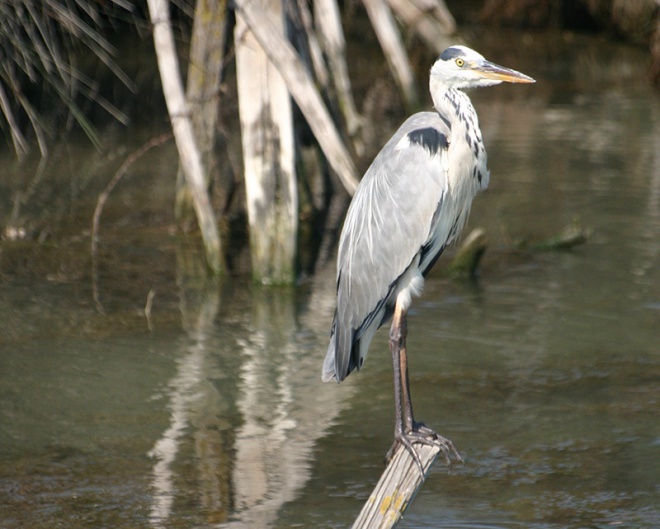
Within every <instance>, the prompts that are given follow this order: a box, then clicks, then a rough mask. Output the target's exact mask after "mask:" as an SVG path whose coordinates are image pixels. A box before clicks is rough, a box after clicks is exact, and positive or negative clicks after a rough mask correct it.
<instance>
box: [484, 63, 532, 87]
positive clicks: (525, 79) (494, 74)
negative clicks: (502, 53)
mask: <svg viewBox="0 0 660 529" xmlns="http://www.w3.org/2000/svg"><path fill="white" fill-rule="evenodd" d="M472 69H473V70H474V71H475V72H478V73H479V74H480V75H481V76H482V77H485V78H486V79H494V80H496V81H502V82H505V83H535V82H536V81H535V80H534V79H532V78H531V77H529V76H527V75H525V74H524V73H520V72H516V71H515V70H511V69H510V68H505V67H504V66H500V65H498V64H494V63H492V62H489V61H483V62H479V63H477V64H474V65H473V66H472Z"/></svg>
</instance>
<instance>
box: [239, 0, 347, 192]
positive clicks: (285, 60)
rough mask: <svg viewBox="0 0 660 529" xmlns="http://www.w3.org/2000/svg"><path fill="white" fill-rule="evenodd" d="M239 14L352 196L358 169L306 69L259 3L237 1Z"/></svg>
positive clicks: (245, 0)
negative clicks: (281, 79) (271, 63)
mask: <svg viewBox="0 0 660 529" xmlns="http://www.w3.org/2000/svg"><path fill="white" fill-rule="evenodd" d="M234 5H235V6H236V13H237V15H240V16H241V18H242V19H243V20H244V22H245V23H246V25H247V26H248V27H249V28H250V29H251V30H252V32H253V35H254V37H255V39H256V40H257V41H258V42H259V44H261V46H262V47H263V49H264V51H265V52H266V54H267V55H268V58H269V59H270V60H271V61H272V62H273V64H274V65H275V67H276V68H277V70H278V71H279V72H280V74H281V75H282V77H283V78H284V80H285V81H286V85H287V87H288V89H289V92H290V93H291V96H292V97H293V99H294V100H295V101H296V103H297V105H298V106H299V107H300V111H301V112H302V113H303V115H304V116H305V119H306V120H307V123H309V126H310V128H311V129H312V132H313V133H314V136H315V137H316V139H317V140H318V142H319V146H320V147H321V149H323V152H324V154H325V156H326V157H327V159H328V163H329V164H330V165H331V166H332V168H333V169H334V170H335V171H336V172H337V176H338V177H339V179H340V180H341V181H342V184H343V185H344V187H345V188H346V191H348V193H349V194H351V195H353V193H355V189H356V187H357V184H358V176H357V169H356V168H355V164H354V163H353V160H352V159H351V156H350V154H349V153H348V150H347V149H346V146H345V145H344V143H343V142H342V140H341V136H340V134H339V132H338V131H337V128H336V127H335V125H334V123H333V121H332V118H331V117H330V113H329V112H328V109H327V108H326V106H325V105H324V103H323V100H322V99H321V96H320V94H319V92H318V90H317V89H316V86H315V85H314V81H313V80H312V79H311V77H310V75H309V73H308V71H307V69H306V68H305V66H304V65H303V64H302V61H301V60H300V58H299V57H298V55H297V54H296V51H295V50H294V49H293V46H291V43H290V42H288V41H287V40H286V39H285V38H284V36H283V35H282V33H281V32H280V31H278V30H277V29H276V27H275V25H274V24H273V21H272V20H271V17H268V15H267V14H266V13H265V12H264V9H263V6H262V4H261V2H260V1H257V0H234Z"/></svg>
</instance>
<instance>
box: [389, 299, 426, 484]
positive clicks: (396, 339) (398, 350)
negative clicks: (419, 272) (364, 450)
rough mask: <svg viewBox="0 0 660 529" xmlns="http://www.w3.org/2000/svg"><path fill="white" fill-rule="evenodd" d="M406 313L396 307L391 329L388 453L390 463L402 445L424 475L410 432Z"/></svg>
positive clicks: (411, 424)
mask: <svg viewBox="0 0 660 529" xmlns="http://www.w3.org/2000/svg"><path fill="white" fill-rule="evenodd" d="M406 320H407V318H406V312H405V311H404V310H403V309H402V308H401V305H400V304H399V303H397V304H396V305H395V307H394V315H393V317H392V325H391V327H390V353H391V354H392V373H393V376H394V444H393V445H392V447H391V448H390V450H389V452H388V453H387V456H386V460H387V461H389V460H390V459H391V457H392V455H393V454H394V450H395V449H396V447H397V446H398V444H402V445H403V446H404V447H405V448H406V449H407V450H408V452H410V455H412V456H413V458H414V459H415V461H416V462H417V465H418V466H419V467H420V469H421V471H422V474H423V473H424V469H423V468H422V462H421V460H420V458H419V455H418V454H417V452H416V451H415V449H414V448H413V446H412V440H411V439H410V438H409V435H408V434H409V432H412V431H413V425H414V421H413V419H412V405H411V402H410V389H409V387H408V360H407V355H406V334H407V321H406Z"/></svg>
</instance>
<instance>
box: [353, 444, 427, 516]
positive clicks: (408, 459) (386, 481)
mask: <svg viewBox="0 0 660 529" xmlns="http://www.w3.org/2000/svg"><path fill="white" fill-rule="evenodd" d="M414 447H415V451H416V452H417V454H418V455H419V458H420V460H421V462H422V467H423V468H424V475H422V473H421V472H420V470H419V466H417V462H416V461H415V460H414V459H413V457H412V456H411V455H410V452H408V450H407V449H406V448H405V447H403V446H402V445H399V446H398V447H397V449H396V451H395V452H394V455H393V456H392V459H391V461H390V462H389V464H388V465H387V467H386V468H385V470H384V471H383V474H382V475H381V477H380V479H379V480H378V483H377V484H376V486H375V487H374V490H373V491H372V493H371V496H369V499H368V500H367V502H366V503H365V504H364V506H363V507H362V511H361V512H360V514H359V516H358V517H357V519H356V520H355V523H354V524H353V529H376V528H377V529H388V528H390V527H394V526H395V525H396V524H397V523H398V521H399V520H400V519H401V517H402V516H403V513H404V512H405V510H406V509H407V508H408V506H409V505H410V504H411V503H412V500H413V498H414V497H415V494H416V493H417V491H418V490H419V488H420V487H421V486H422V483H424V479H425V478H426V476H427V475H428V473H429V471H430V470H431V465H432V464H433V462H434V461H435V458H436V457H437V456H438V454H439V453H440V448H439V447H438V446H432V445H426V444H419V443H416V444H414Z"/></svg>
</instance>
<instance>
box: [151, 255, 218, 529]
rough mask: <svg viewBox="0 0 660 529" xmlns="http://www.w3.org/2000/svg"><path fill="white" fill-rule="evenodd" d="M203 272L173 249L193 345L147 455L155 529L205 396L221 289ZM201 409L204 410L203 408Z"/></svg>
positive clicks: (167, 509)
mask: <svg viewBox="0 0 660 529" xmlns="http://www.w3.org/2000/svg"><path fill="white" fill-rule="evenodd" d="M204 266H205V265H204V262H203V261H201V260H200V259H199V257H196V256H195V254H194V253H191V252H187V251H185V248H182V247H181V246H179V247H177V272H178V273H177V283H178V286H179V293H180V304H179V307H180V309H181V314H182V320H183V328H184V329H185V330H186V332H187V333H188V336H189V340H190V341H191V342H192V343H190V344H187V345H186V346H185V347H184V351H183V352H182V353H183V354H182V357H181V358H180V359H179V360H178V361H177V373H176V375H175V376H174V378H172V380H171V381H170V382H169V384H168V388H169V389H168V392H167V396H168V397H169V404H168V409H169V412H170V426H169V427H168V428H167V429H166V430H165V431H164V432H163V434H162V436H161V437H160V439H158V440H157V441H156V443H155V444H154V447H153V448H152V449H151V451H150V452H149V456H150V457H152V458H154V459H155V461H156V462H155V464H154V468H153V478H152V483H151V487H152V490H153V502H152V505H151V509H150V515H149V520H150V522H151V525H153V526H156V527H162V526H163V525H164V523H165V522H166V521H167V520H168V518H169V517H170V514H171V512H172V506H173V503H174V499H175V494H176V487H175V481H176V471H175V470H174V468H173V465H174V462H175V460H176V457H177V454H178V452H179V449H180V444H181V442H182V438H183V437H184V435H185V434H186V432H187V430H188V428H189V427H191V426H195V409H199V408H200V402H201V401H202V400H203V399H204V398H205V397H206V396H207V393H206V392H204V391H203V388H205V385H204V384H203V382H204V380H205V379H206V377H207V373H206V370H205V367H207V364H208V360H207V357H208V355H209V353H210V348H209V346H208V343H209V339H208V335H209V333H210V332H211V330H212V326H213V322H214V320H215V317H216V315H217V313H218V308H219V305H220V290H219V289H220V285H219V284H218V282H217V281H216V280H214V279H213V278H209V277H207V275H206V271H205V269H204ZM201 408H202V409H204V406H201ZM203 422H206V421H203ZM202 431H203V428H200V434H201V432H202ZM198 446H203V444H202V443H200V444H199V445H198ZM200 455H202V456H204V454H200ZM206 455H207V456H208V454H206ZM200 461H201V462H202V467H205V466H206V462H207V461H212V459H211V458H208V457H201V458H200ZM202 475H204V474H202ZM213 482H214V480H211V483H213ZM216 495H217V492H216V491H211V494H210V497H214V496H216ZM204 503H205V505H206V507H207V508H209V510H210V511H211V512H214V511H215V510H216V509H222V508H223V507H224V508H225V509H226V506H223V505H222V502H214V501H208V498H207V501H206V502H204Z"/></svg>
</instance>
